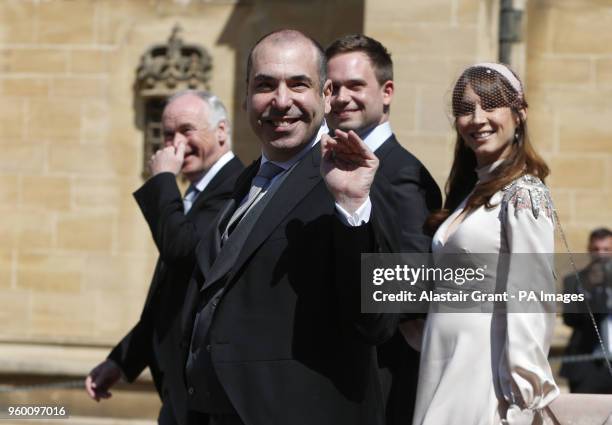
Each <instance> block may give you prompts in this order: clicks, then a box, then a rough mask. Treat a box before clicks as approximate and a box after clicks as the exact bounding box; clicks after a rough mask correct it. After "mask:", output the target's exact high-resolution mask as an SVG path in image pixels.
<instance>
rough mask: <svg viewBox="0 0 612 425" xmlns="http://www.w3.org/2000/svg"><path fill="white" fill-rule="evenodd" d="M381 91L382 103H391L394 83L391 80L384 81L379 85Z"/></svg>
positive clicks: (387, 104)
mask: <svg viewBox="0 0 612 425" xmlns="http://www.w3.org/2000/svg"><path fill="white" fill-rule="evenodd" d="M381 91H382V94H383V105H385V106H389V105H391V100H392V99H393V92H394V91H395V85H394V84H393V80H388V81H385V83H384V84H383V85H382V87H381Z"/></svg>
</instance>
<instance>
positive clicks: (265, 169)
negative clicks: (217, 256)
mask: <svg viewBox="0 0 612 425" xmlns="http://www.w3.org/2000/svg"><path fill="white" fill-rule="evenodd" d="M282 171H284V170H283V168H282V167H279V166H278V165H276V164H273V163H271V162H270V161H268V162H265V163H264V164H263V165H262V166H261V168H260V169H259V172H258V173H257V175H256V176H255V177H254V178H253V181H252V183H251V184H252V185H251V189H250V190H249V195H248V197H247V199H246V201H244V202H243V203H242V205H240V206H239V207H238V208H237V209H236V211H234V214H233V215H232V217H231V218H230V220H229V222H228V223H227V227H226V228H225V232H223V235H222V236H221V241H222V242H225V241H226V240H227V238H228V237H229V235H230V234H231V233H232V231H233V230H234V228H235V227H236V226H237V225H238V223H240V220H242V218H243V217H244V216H245V215H246V214H247V213H248V211H249V209H250V208H251V207H252V206H253V205H255V204H256V203H257V201H259V199H261V197H262V196H263V195H264V194H265V190H266V189H267V188H268V186H269V185H270V182H271V181H272V179H273V178H274V177H275V176H276V175H277V174H279V173H281V172H282Z"/></svg>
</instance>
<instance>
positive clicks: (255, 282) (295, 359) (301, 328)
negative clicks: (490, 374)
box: [185, 30, 396, 425]
mask: <svg viewBox="0 0 612 425" xmlns="http://www.w3.org/2000/svg"><path fill="white" fill-rule="evenodd" d="M325 73H326V68H325V55H324V53H323V50H322V49H321V47H320V46H319V45H318V44H317V43H316V42H315V41H313V40H312V39H310V38H309V37H307V36H305V35H304V34H302V33H300V32H298V31H293V30H281V31H276V32H274V33H271V34H269V35H267V36H265V37H264V38H263V39H261V40H260V41H259V42H258V43H257V44H256V45H255V47H254V48H253V50H252V51H251V53H250V55H249V58H248V62H247V94H246V100H245V106H246V111H247V115H248V117H249V122H250V124H251V127H252V129H253V131H254V133H255V134H256V135H257V137H258V138H259V139H260V141H261V149H262V155H261V157H260V159H258V160H257V161H256V162H255V163H254V164H252V165H251V166H250V167H248V168H247V169H246V170H245V172H244V173H243V174H242V175H241V176H240V177H239V179H238V183H237V185H236V192H235V194H234V196H233V200H232V201H230V202H228V204H227V206H226V208H224V209H223V210H222V212H221V213H220V214H219V216H218V219H217V227H216V229H214V230H213V235H211V236H208V237H206V238H204V239H203V240H202V243H201V244H200V245H199V246H198V248H197V252H196V257H197V266H196V268H195V270H194V274H193V276H192V278H191V283H190V287H189V294H188V298H187V299H188V300H189V299H191V303H190V305H186V310H185V321H186V323H189V322H191V323H193V327H192V329H191V330H190V331H188V332H186V334H185V341H186V342H189V341H190V343H189V345H190V347H189V350H188V353H186V354H187V358H186V370H185V371H186V380H187V385H188V394H189V395H190V402H191V404H190V408H191V412H190V415H191V417H194V418H195V420H199V421H200V422H202V423H204V422H205V421H209V422H208V423H209V425H218V424H226V425H227V424H231V425H234V424H246V425H272V424H279V425H280V424H283V425H285V424H291V425H313V424H317V425H343V424H346V425H349V424H350V425H359V424H363V425H366V424H367V425H380V424H382V423H384V417H383V416H384V413H383V409H384V406H383V399H382V390H381V388H380V385H379V382H378V375H377V371H376V358H375V356H376V351H375V344H377V343H380V342H382V341H384V340H386V339H387V338H389V337H390V336H391V334H392V332H393V331H394V330H395V327H396V318H395V317H394V316H391V315H375V314H371V315H365V314H361V312H360V302H359V300H360V282H359V258H360V257H359V251H360V250H361V249H364V250H366V251H367V250H369V249H371V247H372V241H373V240H374V236H373V234H372V230H371V229H370V227H371V226H370V225H369V224H363V225H360V224H362V223H363V222H366V221H367V220H368V219H369V212H370V209H371V203H370V201H369V197H368V190H366V191H365V192H364V191H363V190H362V188H365V187H369V182H370V183H371V180H372V179H373V177H374V173H375V171H376V167H377V162H378V161H377V159H376V157H375V156H374V155H373V154H371V152H370V155H368V154H367V148H364V146H365V145H363V146H362V145H360V144H359V141H358V140H355V139H354V137H356V136H355V135H354V133H352V135H351V139H350V140H342V146H340V144H339V143H340V142H334V141H333V140H331V139H330V138H329V137H328V136H326V133H327V128H326V125H325V122H324V114H325V112H326V111H327V110H328V109H329V95H330V89H331V85H330V83H329V81H327V80H326V77H325ZM320 139H321V140H323V142H324V143H325V142H327V143H328V144H329V145H330V146H331V145H332V144H334V143H337V144H336V145H335V146H336V148H337V154H333V155H332V153H331V152H329V151H328V153H327V154H326V156H325V159H324V161H323V164H324V167H321V163H322V160H321V149H320V147H319V146H318V144H319V143H318V142H319V140H320ZM345 139H346V138H345ZM351 143H353V146H357V147H356V148H354V149H355V153H354V154H352V153H350V152H349V153H350V156H351V158H353V160H354V161H355V164H358V165H359V166H353V162H352V160H351V161H349V160H346V161H342V162H341V164H340V165H338V166H332V165H333V164H335V163H334V162H333V161H340V159H337V160H334V159H333V158H342V157H343V155H344V156H346V155H349V153H347V152H348V151H351V149H353V148H351V147H350V146H351ZM343 146H344V150H342V149H343V148H342V147H343ZM347 146H348V147H347ZM329 149H330V150H331V149H332V148H329ZM351 152H352V151H351ZM330 158H331V159H330ZM330 164H331V165H330ZM341 166H342V167H346V169H345V168H341ZM321 170H323V172H324V174H325V176H326V177H325V181H324V180H323V179H322V178H321ZM363 170H365V171H363ZM361 171H363V173H361V174H359V173H360V172H361ZM354 173H357V175H353V174H354ZM326 184H327V185H328V187H329V190H328V187H326ZM332 193H333V194H334V195H332ZM365 199H367V201H365ZM362 216H363V217H365V218H364V219H362V218H361V217H362ZM341 220H342V222H341ZM343 222H344V224H343ZM348 225H353V226H355V227H348Z"/></svg>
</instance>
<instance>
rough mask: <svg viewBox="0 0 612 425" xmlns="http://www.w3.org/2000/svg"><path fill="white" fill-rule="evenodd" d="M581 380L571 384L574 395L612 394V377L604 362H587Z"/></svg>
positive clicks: (583, 366)
mask: <svg viewBox="0 0 612 425" xmlns="http://www.w3.org/2000/svg"><path fill="white" fill-rule="evenodd" d="M580 371H581V376H580V380H578V381H574V380H571V381H570V382H569V386H570V392H572V393H592V394H612V376H610V372H609V371H608V368H607V367H606V365H605V364H604V362H603V361H601V360H598V361H591V362H585V363H584V365H582V367H581V369H580Z"/></svg>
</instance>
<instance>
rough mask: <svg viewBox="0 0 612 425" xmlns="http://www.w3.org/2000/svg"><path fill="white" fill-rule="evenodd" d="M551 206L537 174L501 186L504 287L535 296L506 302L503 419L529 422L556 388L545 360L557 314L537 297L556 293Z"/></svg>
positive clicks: (554, 395) (548, 400)
mask: <svg viewBox="0 0 612 425" xmlns="http://www.w3.org/2000/svg"><path fill="white" fill-rule="evenodd" d="M553 211H554V210H553V204H552V200H551V197H550V192H549V191H548V188H547V187H546V186H545V185H544V184H543V183H542V182H541V181H540V180H539V179H538V178H536V177H533V176H529V175H527V176H523V177H521V178H519V179H517V180H515V181H514V182H513V183H512V184H510V185H509V186H508V187H506V188H505V189H504V193H503V199H502V204H501V208H500V219H501V223H502V226H503V230H504V235H505V238H506V243H507V247H508V252H509V253H510V256H509V264H508V280H507V290H508V291H509V292H512V293H517V292H518V291H519V290H523V291H525V290H527V291H530V290H532V291H534V294H535V295H536V296H537V301H535V302H534V301H533V299H532V300H531V301H530V306H527V305H526V304H523V303H524V300H523V301H519V300H518V297H517V300H515V301H513V302H511V303H509V304H508V313H507V314H506V338H505V346H504V349H503V357H502V361H501V362H500V365H499V377H500V380H499V382H500V386H501V391H502V393H503V396H504V398H505V400H506V401H507V403H508V411H507V413H506V418H505V420H504V421H503V423H504V424H512V425H514V424H531V423H533V421H534V419H535V417H536V416H539V415H540V413H541V412H538V410H539V409H542V408H544V407H545V406H547V405H548V404H549V403H550V402H552V400H554V399H555V397H557V395H558V394H559V389H558V387H557V385H556V384H555V381H554V378H553V374H552V371H551V369H550V365H549V363H548V360H547V355H548V350H549V348H550V341H551V339H552V334H553V328H554V324H555V314H554V312H552V311H551V308H550V307H551V305H550V304H547V303H544V302H541V297H540V291H544V292H546V293H554V288H555V279H554V274H553V253H554V222H553V220H554V218H553ZM525 254H535V255H525ZM534 304H535V308H533V307H534ZM536 423H537V420H536Z"/></svg>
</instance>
